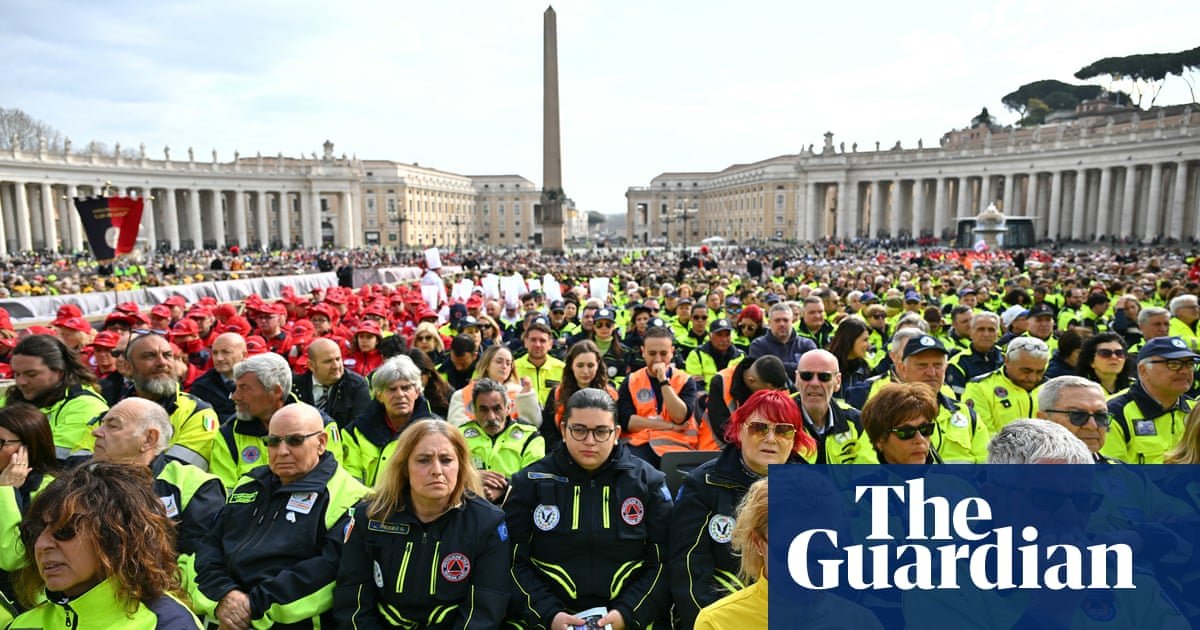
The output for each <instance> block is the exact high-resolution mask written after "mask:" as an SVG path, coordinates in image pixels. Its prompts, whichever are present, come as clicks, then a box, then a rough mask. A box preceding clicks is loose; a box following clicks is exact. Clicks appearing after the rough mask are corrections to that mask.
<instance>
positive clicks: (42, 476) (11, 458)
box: [0, 403, 58, 622]
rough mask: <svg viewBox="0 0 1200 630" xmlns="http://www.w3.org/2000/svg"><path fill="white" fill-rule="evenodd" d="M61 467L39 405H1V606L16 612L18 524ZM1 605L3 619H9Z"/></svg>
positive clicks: (20, 552) (20, 550)
mask: <svg viewBox="0 0 1200 630" xmlns="http://www.w3.org/2000/svg"><path fill="white" fill-rule="evenodd" d="M57 467H58V461H57V460H56V459H55V457H54V438H53V436H51V434H50V425H49V424H47V423H46V416H45V414H43V413H42V412H41V411H39V410H38V408H37V407H34V406H33V405H25V404H20V403H13V404H11V405H9V406H7V407H4V408H0V541H3V544H0V593H2V594H3V596H4V598H5V600H6V601H4V602H0V607H3V608H6V609H9V612H10V613H15V612H16V610H15V607H14V606H13V603H14V602H15V601H16V598H15V593H14V592H13V590H12V584H11V582H10V580H9V573H10V572H12V571H16V570H17V569H19V568H21V566H22V565H24V564H25V548H24V547H22V546H21V544H20V540H21V536H20V531H19V526H20V524H21V517H22V516H23V515H24V514H25V512H26V510H28V509H29V505H30V504H31V503H32V502H33V500H34V499H35V498H37V495H38V493H40V492H41V491H42V490H43V489H44V488H45V487H46V486H47V485H49V484H50V482H51V481H53V480H54V478H53V477H52V474H53V473H54V472H55V471H56V469H57ZM8 619H11V616H9V617H8V618H7V619H5V611H4V610H3V609H0V622H7V620H8Z"/></svg>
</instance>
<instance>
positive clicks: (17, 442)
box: [0, 440, 21, 448]
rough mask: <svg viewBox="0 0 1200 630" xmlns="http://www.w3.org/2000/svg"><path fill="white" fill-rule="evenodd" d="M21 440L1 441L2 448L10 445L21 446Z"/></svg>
mask: <svg viewBox="0 0 1200 630" xmlns="http://www.w3.org/2000/svg"><path fill="white" fill-rule="evenodd" d="M20 443H21V440H0V448H5V447H7V446H8V445H9V444H20Z"/></svg>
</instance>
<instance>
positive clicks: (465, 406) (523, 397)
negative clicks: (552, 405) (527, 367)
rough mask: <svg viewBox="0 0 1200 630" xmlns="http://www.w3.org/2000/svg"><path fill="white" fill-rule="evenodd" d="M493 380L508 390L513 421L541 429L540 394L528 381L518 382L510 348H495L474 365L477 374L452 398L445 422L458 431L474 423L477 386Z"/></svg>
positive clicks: (490, 349)
mask: <svg viewBox="0 0 1200 630" xmlns="http://www.w3.org/2000/svg"><path fill="white" fill-rule="evenodd" d="M484 377H487V378H490V379H492V380H493V381H496V382H497V383H501V384H503V385H504V386H505V387H506V388H507V389H508V399H509V403H510V404H509V409H510V413H511V415H512V418H513V420H518V421H520V422H524V423H525V424H528V425H532V426H535V427H536V426H538V425H540V424H541V423H542V408H541V405H539V404H538V399H537V392H536V391H535V390H534V389H533V383H532V381H530V380H529V379H528V378H524V379H522V378H518V377H517V371H516V370H515V369H513V355H512V351H511V350H509V349H508V347H507V346H501V345H495V346H492V347H490V348H488V349H487V350H484V351H483V356H481V357H479V362H478V363H476V364H475V374H474V376H473V377H472V378H471V382H470V383H467V386H466V387H464V388H462V389H460V390H458V391H456V392H454V394H453V395H452V396H450V409H449V410H448V411H447V412H446V420H448V421H449V422H450V424H453V425H454V426H456V427H461V426H462V425H464V424H466V423H468V422H470V421H472V420H474V419H475V409H474V408H473V407H472V404H471V401H472V400H474V397H473V395H472V394H473V393H474V391H475V382H476V381H478V380H479V379H481V378H484Z"/></svg>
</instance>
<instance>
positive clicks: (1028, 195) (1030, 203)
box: [1022, 173, 1041, 232]
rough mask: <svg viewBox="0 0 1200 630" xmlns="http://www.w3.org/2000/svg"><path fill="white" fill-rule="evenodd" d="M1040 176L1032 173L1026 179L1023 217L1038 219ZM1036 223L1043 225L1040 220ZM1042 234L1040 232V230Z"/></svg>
mask: <svg viewBox="0 0 1200 630" xmlns="http://www.w3.org/2000/svg"><path fill="white" fill-rule="evenodd" d="M1038 180H1039V178H1038V174H1037V173H1030V174H1029V175H1027V176H1026V177H1025V207H1024V209H1023V210H1024V212H1022V215H1023V216H1027V217H1036V216H1037V214H1038V195H1039V194H1041V191H1040V190H1038ZM1036 223H1041V220H1040V219H1038V220H1037V221H1036ZM1039 232H1040V230H1039Z"/></svg>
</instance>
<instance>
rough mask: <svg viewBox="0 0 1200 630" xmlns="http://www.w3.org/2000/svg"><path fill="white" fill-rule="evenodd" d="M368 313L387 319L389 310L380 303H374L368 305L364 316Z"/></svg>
mask: <svg viewBox="0 0 1200 630" xmlns="http://www.w3.org/2000/svg"><path fill="white" fill-rule="evenodd" d="M367 315H374V316H375V317H379V318H382V319H387V316H388V312H387V309H386V308H384V307H382V306H380V305H379V304H372V305H371V306H368V307H367V310H365V311H363V317H366V316H367Z"/></svg>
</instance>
